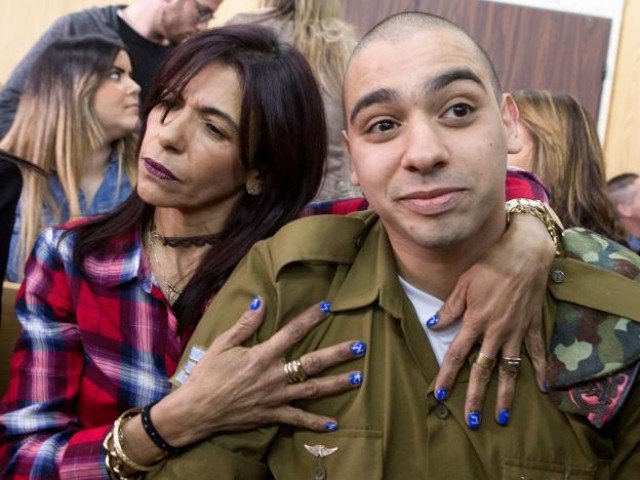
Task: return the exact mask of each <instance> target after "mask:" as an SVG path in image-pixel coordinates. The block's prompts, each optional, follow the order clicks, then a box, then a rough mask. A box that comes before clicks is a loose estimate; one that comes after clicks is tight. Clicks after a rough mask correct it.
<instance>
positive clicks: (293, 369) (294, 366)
mask: <svg viewBox="0 0 640 480" xmlns="http://www.w3.org/2000/svg"><path fill="white" fill-rule="evenodd" d="M284 373H285V375H286V376H287V382H289V383H299V382H304V381H305V380H306V379H307V372H305V371H304V368H302V362H301V361H300V360H291V361H290V362H287V363H285V364H284Z"/></svg>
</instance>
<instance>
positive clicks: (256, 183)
mask: <svg viewBox="0 0 640 480" xmlns="http://www.w3.org/2000/svg"><path fill="white" fill-rule="evenodd" d="M245 188H246V189H247V193H248V194H249V195H260V194H261V193H262V182H261V181H260V180H259V179H258V173H257V172H255V173H251V174H249V178H247V183H246V184H245Z"/></svg>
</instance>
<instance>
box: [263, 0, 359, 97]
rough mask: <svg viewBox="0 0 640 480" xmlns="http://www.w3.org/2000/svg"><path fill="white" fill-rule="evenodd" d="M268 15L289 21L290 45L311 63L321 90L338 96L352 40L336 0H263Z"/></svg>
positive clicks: (349, 26)
mask: <svg viewBox="0 0 640 480" xmlns="http://www.w3.org/2000/svg"><path fill="white" fill-rule="evenodd" d="M263 5H265V6H272V7H273V12H272V13H271V14H270V15H269V17H272V18H282V19H284V20H289V21H291V22H293V44H294V45H295V46H296V48H298V50H300V52H301V53H302V55H303V56H304V57H305V58H306V59H307V62H309V64H310V65H311V69H312V70H313V73H314V74H315V76H316V78H317V79H318V82H319V83H320V86H321V87H322V89H323V90H324V91H325V92H326V93H327V94H328V95H330V96H331V97H333V98H336V99H340V98H341V96H342V80H343V78H344V73H345V69H346V66H347V61H348V60H349V56H350V55H351V52H352V51H353V49H354V47H355V44H356V39H355V35H354V33H353V28H352V27H351V25H349V24H348V23H347V22H345V21H344V20H343V19H342V10H341V8H340V2H339V0H263Z"/></svg>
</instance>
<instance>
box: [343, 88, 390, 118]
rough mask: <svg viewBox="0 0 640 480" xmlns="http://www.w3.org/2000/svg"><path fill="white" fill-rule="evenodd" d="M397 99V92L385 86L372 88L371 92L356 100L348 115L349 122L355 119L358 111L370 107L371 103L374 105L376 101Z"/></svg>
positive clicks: (384, 101) (388, 101) (386, 101)
mask: <svg viewBox="0 0 640 480" xmlns="http://www.w3.org/2000/svg"><path fill="white" fill-rule="evenodd" d="M397 100H398V94H397V93H396V92H395V91H393V90H389V89H387V88H380V89H378V90H374V91H373V92H371V93H368V94H366V95H365V96H364V97H362V98H361V99H360V100H358V101H357V102H356V104H355V106H354V107H353V110H351V115H350V116H349V123H351V124H353V121H354V120H355V119H356V116H357V115H358V113H360V111H361V110H363V109H365V108H367V107H370V106H371V105H375V104H376V103H390V102H394V101H397Z"/></svg>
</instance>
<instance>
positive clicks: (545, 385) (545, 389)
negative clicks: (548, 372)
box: [542, 380, 548, 393]
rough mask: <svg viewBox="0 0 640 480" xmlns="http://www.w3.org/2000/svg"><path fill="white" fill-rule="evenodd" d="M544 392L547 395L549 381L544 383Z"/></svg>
mask: <svg viewBox="0 0 640 480" xmlns="http://www.w3.org/2000/svg"><path fill="white" fill-rule="evenodd" d="M542 391H543V392H544V393H547V391H548V385H547V381H546V380H545V381H544V382H542Z"/></svg>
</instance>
